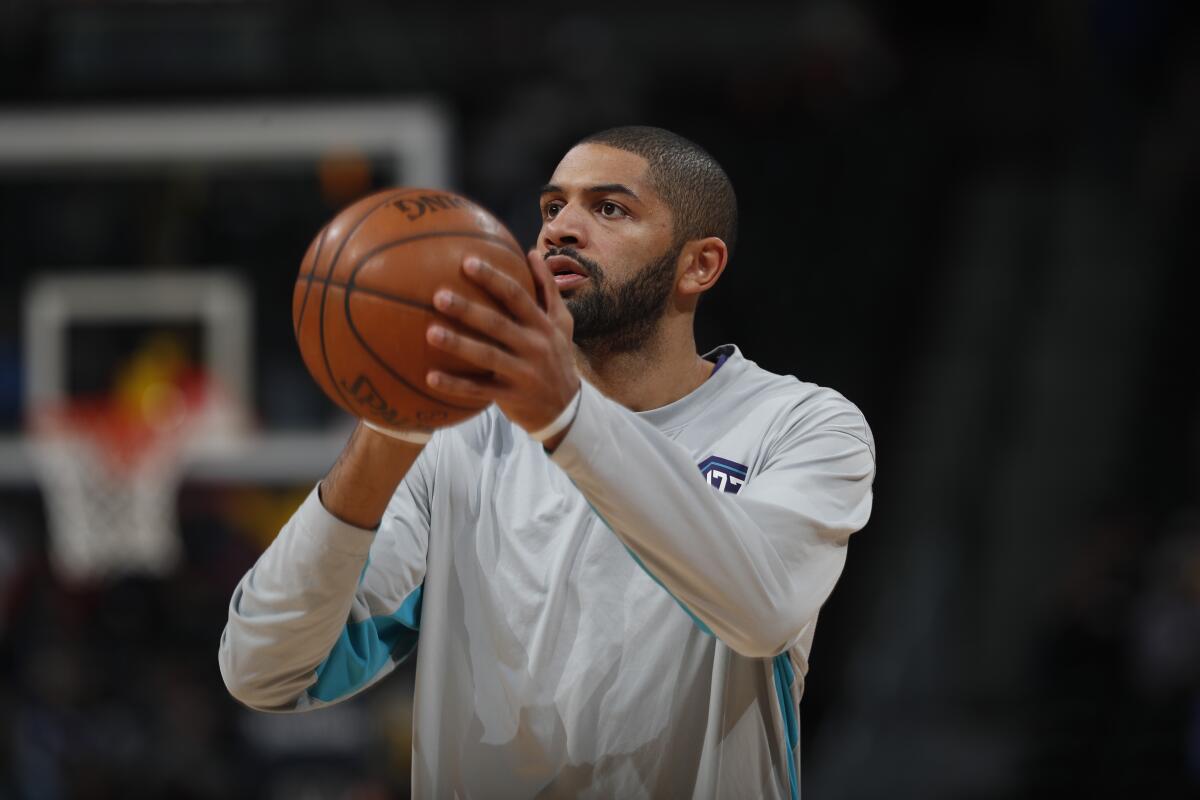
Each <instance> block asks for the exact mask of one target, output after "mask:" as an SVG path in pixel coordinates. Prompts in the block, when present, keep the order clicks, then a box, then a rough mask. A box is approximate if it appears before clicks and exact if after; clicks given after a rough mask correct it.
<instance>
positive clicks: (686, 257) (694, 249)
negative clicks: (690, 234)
mask: <svg viewBox="0 0 1200 800" xmlns="http://www.w3.org/2000/svg"><path fill="white" fill-rule="evenodd" d="M728 262H729V248H728V247H726V246H725V242H724V241H722V240H721V239H719V238H717V237H716V236H707V237H705V238H703V239H693V240H692V241H690V242H688V243H687V244H685V245H684V246H683V249H682V250H680V252H679V265H680V267H681V268H682V271H681V272H680V275H679V280H678V281H676V282H675V288H676V289H678V290H679V293H680V294H684V295H699V294H703V293H704V292H707V291H708V290H709V289H711V288H712V287H713V284H715V283H716V282H717V279H718V278H720V277H721V273H722V272H724V271H725V265H726V264H727V263H728Z"/></svg>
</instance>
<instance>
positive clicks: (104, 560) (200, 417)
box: [29, 375, 235, 582]
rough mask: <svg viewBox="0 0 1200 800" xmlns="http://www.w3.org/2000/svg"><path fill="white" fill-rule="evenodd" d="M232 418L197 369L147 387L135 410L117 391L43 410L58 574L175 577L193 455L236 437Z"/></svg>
mask: <svg viewBox="0 0 1200 800" xmlns="http://www.w3.org/2000/svg"><path fill="white" fill-rule="evenodd" d="M233 416H234V415H232V414H231V413H230V405H229V404H228V403H227V402H226V401H224V399H223V398H222V396H221V393H220V392H218V391H215V390H214V388H213V387H212V386H211V385H209V384H207V383H206V382H205V381H204V380H203V379H202V378H200V377H198V376H197V375H189V376H188V377H187V378H186V379H184V380H179V381H172V382H170V383H162V384H155V385H149V386H145V387H142V391H141V393H140V395H139V403H138V404H137V405H136V406H135V407H131V406H130V405H129V404H128V403H123V402H121V398H119V397H115V398H109V399H106V400H103V401H97V400H84V401H79V400H76V401H74V402H72V403H70V404H69V405H67V406H66V407H64V408H59V409H42V410H41V411H40V412H39V413H37V414H36V415H35V416H34V417H33V418H32V419H31V420H30V422H31V427H30V433H31V436H30V439H29V446H30V450H31V456H32V460H33V463H34V465H35V469H36V471H37V477H38V480H39V481H40V482H41V484H42V488H43V492H44V495H45V500H46V509H47V517H48V520H47V521H48V523H49V529H50V541H49V548H48V549H49V555H50V562H51V565H52V566H53V568H54V569H55V571H56V572H57V573H58V574H59V575H60V576H61V577H62V578H63V579H64V580H66V581H69V582H89V581H96V580H103V579H105V578H112V577H117V576H119V575H123V574H131V573H139V574H149V575H155V576H162V575H166V574H168V573H170V572H171V570H173V569H174V567H175V565H176V564H177V563H178V561H179V557H180V555H181V546H180V536H179V529H178V524H177V517H176V510H175V500H176V495H177V493H178V489H179V484H180V481H181V479H182V477H183V468H184V466H185V464H184V455H185V452H186V450H187V448H188V446H189V445H190V444H192V443H198V442H199V441H201V440H203V439H205V438H208V437H210V436H212V435H214V434H217V435H219V434H228V433H229V432H230V431H231V430H233V428H234V426H235V421H234V420H233Z"/></svg>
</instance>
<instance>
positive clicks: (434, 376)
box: [425, 369, 498, 401]
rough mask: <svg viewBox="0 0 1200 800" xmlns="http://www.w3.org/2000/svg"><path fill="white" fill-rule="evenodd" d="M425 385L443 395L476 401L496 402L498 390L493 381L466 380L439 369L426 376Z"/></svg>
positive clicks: (432, 370)
mask: <svg viewBox="0 0 1200 800" xmlns="http://www.w3.org/2000/svg"><path fill="white" fill-rule="evenodd" d="M425 383H427V384H429V386H430V387H431V388H434V389H437V390H438V392H440V393H442V394H447V395H450V396H452V397H457V398H460V399H463V400H475V401H479V400H494V399H495V398H496V394H497V389H498V387H497V386H496V385H495V384H494V383H493V382H491V381H487V380H479V379H474V378H464V377H463V376H461V375H451V374H450V373H449V372H442V371H441V370H437V369H431V370H429V372H428V373H426V374H425Z"/></svg>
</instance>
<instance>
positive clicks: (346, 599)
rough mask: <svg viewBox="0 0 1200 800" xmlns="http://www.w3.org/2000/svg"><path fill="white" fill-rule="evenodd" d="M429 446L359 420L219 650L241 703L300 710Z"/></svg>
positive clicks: (272, 551)
mask: <svg viewBox="0 0 1200 800" xmlns="http://www.w3.org/2000/svg"><path fill="white" fill-rule="evenodd" d="M421 450H422V448H421V447H420V446H415V445H410V444H406V443H404V442H399V441H396V440H394V439H391V438H389V437H386V436H383V435H381V434H378V433H375V432H373V431H371V430H369V429H367V428H365V427H363V426H362V425H359V426H358V428H357V429H355V431H354V433H353V434H352V435H351V437H350V440H349V441H348V442H347V444H346V447H345V448H344V449H343V451H342V454H341V455H340V456H339V458H338V460H337V463H336V464H335V465H334V467H333V469H331V470H330V472H329V474H328V476H326V478H325V479H324V480H323V481H322V482H321V484H320V486H319V487H318V490H317V491H315V492H313V494H311V495H310V496H309V497H308V499H307V500H305V502H304V503H303V504H302V505H301V507H300V508H299V509H298V510H297V511H296V513H295V514H294V515H293V516H292V518H291V519H290V520H289V521H288V523H287V524H286V525H285V526H284V528H283V530H281V531H280V533H279V535H278V536H277V537H276V538H275V541H274V542H272V544H271V546H270V547H268V548H267V550H266V552H264V553H263V554H262V556H260V557H259V559H258V561H257V562H256V563H255V565H254V566H253V567H252V568H251V569H250V571H249V572H248V573H247V574H246V576H245V577H244V578H243V579H242V581H241V583H240V584H239V585H238V587H237V589H236V590H235V591H234V594H233V599H232V601H231V602H230V606H229V622H228V625H227V626H226V629H225V633H224V635H223V636H222V639H221V648H220V663H221V672H222V675H223V676H224V678H225V682H226V684H227V686H228V687H229V690H230V692H231V693H232V694H233V695H234V696H235V697H237V698H238V699H239V700H241V701H242V702H244V703H246V704H247V705H251V706H254V707H258V708H287V707H294V706H295V701H296V699H297V698H298V697H300V696H301V695H302V694H303V693H304V691H305V690H306V689H307V688H308V687H309V686H310V685H312V684H313V683H314V681H315V680H316V678H315V673H314V671H315V669H316V668H317V666H318V665H319V664H320V663H321V662H322V661H323V660H324V659H325V657H326V656H327V655H328V654H329V653H330V650H331V648H333V646H334V643H335V642H336V641H337V640H338V637H339V636H340V635H341V632H342V630H343V628H344V627H345V626H346V623H347V619H348V617H349V616H350V612H351V607H352V606H353V604H354V601H355V596H356V590H357V589H358V586H359V578H360V576H361V575H362V573H363V567H364V564H365V563H366V560H367V553H368V552H369V550H370V548H371V545H372V542H373V541H374V538H375V534H374V532H373V529H375V528H377V527H378V526H379V523H380V519H381V517H382V516H383V514H384V512H385V510H386V509H387V507H388V503H389V502H391V500H392V499H393V497H394V495H395V494H396V487H397V486H398V485H399V484H400V482H401V481H402V479H403V478H404V476H405V475H406V474H407V473H408V471H409V470H410V469H412V468H413V464H414V462H415V461H416V459H417V457H418V456H419V455H420V453H421ZM410 513H411V512H410ZM416 549H417V548H416V547H414V552H415V551H416ZM419 555H421V557H422V558H423V549H422V550H421V553H419Z"/></svg>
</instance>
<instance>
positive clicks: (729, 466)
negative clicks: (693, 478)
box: [700, 456, 747, 494]
mask: <svg viewBox="0 0 1200 800" xmlns="http://www.w3.org/2000/svg"><path fill="white" fill-rule="evenodd" d="M746 472H747V470H746V465H745V464H739V463H737V462H736V461H729V460H728V459H724V458H718V457H717V456H709V457H708V458H706V459H704V460H703V461H701V462H700V474H701V475H703V476H704V478H705V480H707V481H708V482H709V484H711V485H712V486H714V487H716V488H717V489H720V490H721V491H722V492H729V493H730V494H737V493H738V492H740V491H741V490H742V486H743V485H745V483H746Z"/></svg>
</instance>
